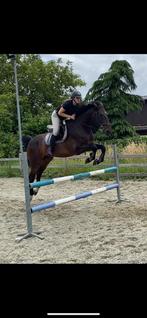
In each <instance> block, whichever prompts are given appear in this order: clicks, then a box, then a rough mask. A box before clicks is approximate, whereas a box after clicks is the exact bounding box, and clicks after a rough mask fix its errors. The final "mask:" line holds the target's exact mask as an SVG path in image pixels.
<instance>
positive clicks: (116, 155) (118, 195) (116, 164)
mask: <svg viewBox="0 0 147 318" xmlns="http://www.w3.org/2000/svg"><path fill="white" fill-rule="evenodd" d="M113 154H114V163H115V166H116V167H117V170H116V182H117V183H118V185H119V186H118V187H117V188H116V189H117V198H118V202H121V197H120V179H119V162H118V154H117V147H116V144H115V145H113Z"/></svg>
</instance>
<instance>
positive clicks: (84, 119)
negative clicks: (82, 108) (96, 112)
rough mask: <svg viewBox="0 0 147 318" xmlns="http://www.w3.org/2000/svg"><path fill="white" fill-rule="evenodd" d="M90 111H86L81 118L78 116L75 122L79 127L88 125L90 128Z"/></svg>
mask: <svg viewBox="0 0 147 318" xmlns="http://www.w3.org/2000/svg"><path fill="white" fill-rule="evenodd" d="M91 111H92V110H91V109H89V110H87V111H86V112H85V113H83V114H81V116H79V117H78V118H77V122H78V123H79V124H80V125H81V126H85V125H88V126H90V124H91V120H90V119H91Z"/></svg>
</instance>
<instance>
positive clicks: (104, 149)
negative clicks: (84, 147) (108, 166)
mask: <svg viewBox="0 0 147 318" xmlns="http://www.w3.org/2000/svg"><path fill="white" fill-rule="evenodd" d="M95 145H96V147H97V150H99V149H100V150H101V154H100V156H99V158H97V159H95V160H94V162H93V164H94V165H98V164H99V163H101V162H103V161H104V157H105V152H106V148H105V146H104V145H99V144H95Z"/></svg>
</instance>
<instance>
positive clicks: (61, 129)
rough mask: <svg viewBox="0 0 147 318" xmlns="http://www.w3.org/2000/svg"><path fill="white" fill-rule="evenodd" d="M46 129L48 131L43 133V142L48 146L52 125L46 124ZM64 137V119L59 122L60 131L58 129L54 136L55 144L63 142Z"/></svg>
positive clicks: (65, 126) (65, 136) (65, 132)
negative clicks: (56, 134)
mask: <svg viewBox="0 0 147 318" xmlns="http://www.w3.org/2000/svg"><path fill="white" fill-rule="evenodd" d="M47 131H48V133H47V134H46V135H45V144H46V145H47V146H50V139H51V136H52V134H53V126H52V125H48V126H47ZM66 138H67V125H66V121H65V120H63V121H62V122H61V123H60V131H59V134H58V136H57V137H56V143H57V144H60V143H63V142H64V141H65V139H66Z"/></svg>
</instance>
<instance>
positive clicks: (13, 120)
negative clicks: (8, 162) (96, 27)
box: [0, 54, 85, 156]
mask: <svg viewBox="0 0 147 318" xmlns="http://www.w3.org/2000/svg"><path fill="white" fill-rule="evenodd" d="M16 62H17V75H18V76H17V77H18V86H19V100H20V112H21V121H22V133H23V134H29V135H31V134H32V135H33V136H34V135H37V134H39V133H43V132H45V131H46V126H47V124H49V123H50V121H51V112H52V111H53V109H54V108H56V107H57V106H58V105H60V104H61V103H62V102H63V100H65V99H67V98H69V96H70V93H71V91H72V90H73V89H74V88H76V87H77V86H83V85H85V82H84V81H83V80H82V79H81V78H80V76H79V75H77V74H74V72H73V69H72V63H71V62H69V61H68V62H67V63H66V64H64V65H63V62H62V60H61V59H58V60H57V61H49V62H47V63H45V62H43V61H42V59H41V57H40V56H39V55H38V54H17V55H16ZM0 135H1V144H0V156H3V155H4V156H8V154H9V156H11V153H12V152H13V156H14V153H15V148H16V153H17V151H18V145H16V144H17V138H18V120H17V107H16V95H15V83H14V68H13V61H11V60H10V59H9V58H8V56H7V55H6V54H1V55H0ZM13 137H14V138H13ZM13 139H15V142H14V141H12V140H13ZM18 140H19V138H18ZM10 143H11V144H10ZM13 147H14V151H12V148H13ZM6 149H9V151H8V150H7V151H6ZM8 152H9V153H8Z"/></svg>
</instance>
